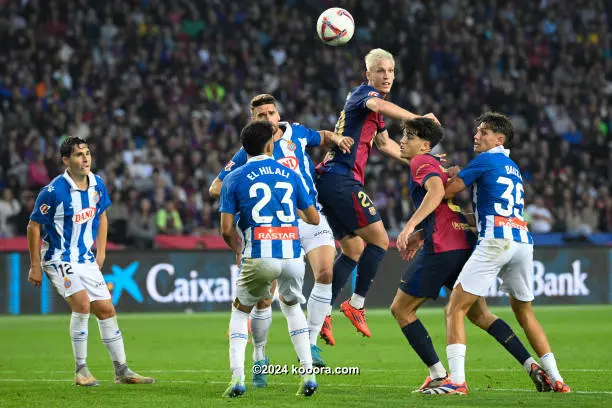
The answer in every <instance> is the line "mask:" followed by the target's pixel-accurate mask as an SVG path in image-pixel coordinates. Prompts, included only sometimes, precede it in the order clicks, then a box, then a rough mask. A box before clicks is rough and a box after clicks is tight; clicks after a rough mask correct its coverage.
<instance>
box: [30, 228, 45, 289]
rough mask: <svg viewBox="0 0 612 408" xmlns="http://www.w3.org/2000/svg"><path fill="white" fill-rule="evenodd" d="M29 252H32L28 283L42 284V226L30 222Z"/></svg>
mask: <svg viewBox="0 0 612 408" xmlns="http://www.w3.org/2000/svg"><path fill="white" fill-rule="evenodd" d="M27 235H28V250H29V251H30V271H29V272H28V282H30V283H31V284H32V285H34V286H40V285H41V283H42V266H41V262H40V224H39V223H37V222H36V221H32V220H30V222H29V223H28V228H27Z"/></svg>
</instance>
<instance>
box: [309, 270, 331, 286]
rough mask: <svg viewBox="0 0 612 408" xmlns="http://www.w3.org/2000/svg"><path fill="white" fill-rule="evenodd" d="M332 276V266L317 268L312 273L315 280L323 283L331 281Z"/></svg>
mask: <svg viewBox="0 0 612 408" xmlns="http://www.w3.org/2000/svg"><path fill="white" fill-rule="evenodd" d="M332 276H333V274H332V268H331V267H327V266H325V267H322V268H319V269H318V270H317V271H316V272H315V273H314V278H315V282H316V283H322V284H324V285H326V284H330V283H332Z"/></svg>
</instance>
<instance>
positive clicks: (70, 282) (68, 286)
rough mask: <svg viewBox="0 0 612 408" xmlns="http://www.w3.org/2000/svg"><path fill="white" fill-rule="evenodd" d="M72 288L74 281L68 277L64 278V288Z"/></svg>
mask: <svg viewBox="0 0 612 408" xmlns="http://www.w3.org/2000/svg"><path fill="white" fill-rule="evenodd" d="M71 286H72V281H71V280H70V279H68V278H67V277H65V278H64V287H65V288H66V289H70V287H71Z"/></svg>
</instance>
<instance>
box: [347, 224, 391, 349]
mask: <svg viewBox="0 0 612 408" xmlns="http://www.w3.org/2000/svg"><path fill="white" fill-rule="evenodd" d="M355 232H356V233H357V235H358V236H360V237H361V238H362V239H363V240H364V241H366V242H367V245H366V247H365V249H364V250H363V253H362V254H361V257H360V258H359V263H358V265H357V282H356V285H355V293H353V296H351V298H350V299H349V300H347V301H345V302H343V303H342V305H340V310H341V311H342V312H343V313H344V315H345V316H346V317H347V318H348V319H349V320H350V321H351V323H353V326H355V328H356V329H357V331H358V332H360V333H361V334H363V335H364V336H366V337H371V336H372V334H371V332H370V329H369V327H368V323H367V320H366V316H365V314H366V311H365V298H366V296H367V294H368V291H369V289H370V286H371V285H372V282H373V281H374V278H375V276H376V272H377V271H378V267H379V266H380V263H381V262H382V260H383V258H384V256H385V253H386V252H387V247H388V246H389V236H388V235H387V232H386V231H385V228H384V225H383V223H382V221H376V222H374V223H372V224H370V225H368V226H366V227H363V228H360V229H358V230H356V231H355Z"/></svg>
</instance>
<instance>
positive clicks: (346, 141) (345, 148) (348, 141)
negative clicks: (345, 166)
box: [338, 136, 355, 154]
mask: <svg viewBox="0 0 612 408" xmlns="http://www.w3.org/2000/svg"><path fill="white" fill-rule="evenodd" d="M353 144H355V141H354V140H353V138H352V137H348V136H341V137H340V140H338V148H339V149H340V151H341V152H342V153H344V154H350V153H351V147H352V146H353Z"/></svg>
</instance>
